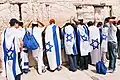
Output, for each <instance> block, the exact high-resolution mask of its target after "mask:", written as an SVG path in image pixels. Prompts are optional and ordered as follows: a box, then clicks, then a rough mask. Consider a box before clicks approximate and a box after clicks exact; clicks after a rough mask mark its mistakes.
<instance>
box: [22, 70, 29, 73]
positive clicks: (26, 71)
mask: <svg viewBox="0 0 120 80" xmlns="http://www.w3.org/2000/svg"><path fill="white" fill-rule="evenodd" d="M22 72H23V73H25V74H27V73H28V72H30V70H29V69H23V70H22Z"/></svg>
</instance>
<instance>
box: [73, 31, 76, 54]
mask: <svg viewBox="0 0 120 80" xmlns="http://www.w3.org/2000/svg"><path fill="white" fill-rule="evenodd" d="M73 34H74V40H75V43H74V44H73V54H74V55H76V54H77V51H76V34H75V31H73Z"/></svg>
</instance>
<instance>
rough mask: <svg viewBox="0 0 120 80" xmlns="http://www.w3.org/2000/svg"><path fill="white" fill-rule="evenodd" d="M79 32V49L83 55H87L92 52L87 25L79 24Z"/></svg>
mask: <svg viewBox="0 0 120 80" xmlns="http://www.w3.org/2000/svg"><path fill="white" fill-rule="evenodd" d="M77 34H78V36H77V39H78V40H77V42H78V43H77V44H78V50H79V51H80V54H81V56H86V55H88V53H89V52H90V43H89V37H88V29H87V26H85V25H78V27H77Z"/></svg>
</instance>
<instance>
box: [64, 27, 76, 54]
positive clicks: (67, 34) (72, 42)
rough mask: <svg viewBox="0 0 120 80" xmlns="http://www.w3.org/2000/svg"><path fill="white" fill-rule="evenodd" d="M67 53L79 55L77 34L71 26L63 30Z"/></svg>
mask: <svg viewBox="0 0 120 80" xmlns="http://www.w3.org/2000/svg"><path fill="white" fill-rule="evenodd" d="M63 35H64V45H65V52H66V54H67V55H71V54H73V55H77V48H76V34H75V31H74V28H73V27H72V26H71V25H68V26H66V27H65V28H64V29H63Z"/></svg>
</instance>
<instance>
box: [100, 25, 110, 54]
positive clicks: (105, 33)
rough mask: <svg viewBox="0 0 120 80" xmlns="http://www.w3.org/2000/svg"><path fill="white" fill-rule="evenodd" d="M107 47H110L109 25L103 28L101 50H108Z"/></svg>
mask: <svg viewBox="0 0 120 80" xmlns="http://www.w3.org/2000/svg"><path fill="white" fill-rule="evenodd" d="M107 48H108V27H104V28H103V29H102V43H101V51H102V52H107Z"/></svg>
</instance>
